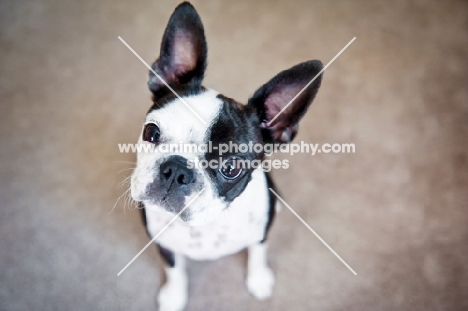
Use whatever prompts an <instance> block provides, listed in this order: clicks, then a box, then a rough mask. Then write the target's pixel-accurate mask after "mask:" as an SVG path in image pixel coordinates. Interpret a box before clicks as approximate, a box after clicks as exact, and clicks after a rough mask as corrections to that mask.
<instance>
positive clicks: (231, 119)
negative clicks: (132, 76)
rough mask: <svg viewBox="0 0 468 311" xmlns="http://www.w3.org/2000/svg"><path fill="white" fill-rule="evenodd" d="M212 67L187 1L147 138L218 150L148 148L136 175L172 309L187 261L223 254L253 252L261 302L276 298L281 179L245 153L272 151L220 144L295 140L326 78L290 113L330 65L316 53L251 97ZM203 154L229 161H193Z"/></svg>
mask: <svg viewBox="0 0 468 311" xmlns="http://www.w3.org/2000/svg"><path fill="white" fill-rule="evenodd" d="M206 66H207V44H206V40H205V34H204V29H203V25H202V22H201V20H200V17H199V15H198V14H197V12H196V10H195V9H194V7H193V6H192V5H191V4H190V3H187V2H184V3H182V4H180V5H179V6H178V7H177V8H176V9H175V11H174V13H173V14H172V16H171V17H170V20H169V23H168V25H167V28H166V30H165V33H164V37H163V39H162V43H161V50H160V55H159V58H158V59H157V60H156V61H155V62H154V63H153V64H152V69H153V71H154V72H153V71H150V74H149V81H148V87H149V89H150V91H151V92H152V101H153V104H152V106H151V108H150V110H149V111H148V113H147V114H146V118H145V120H144V124H143V128H142V131H141V134H140V137H139V140H138V143H139V144H143V145H151V146H154V147H157V146H159V145H161V144H178V145H180V144H196V145H208V144H209V145H210V146H211V148H209V150H207V149H203V150H202V151H200V150H191V151H187V150H171V151H170V152H162V151H160V150H158V149H157V148H155V149H154V150H153V152H143V151H141V152H138V153H137V165H136V168H135V170H134V172H133V173H132V176H131V195H132V198H133V199H134V200H135V201H137V202H139V205H140V207H141V209H142V212H143V216H144V222H145V225H146V229H147V232H148V234H149V236H150V237H151V238H154V237H156V235H158V234H159V236H158V237H157V238H156V239H155V240H154V241H155V243H156V245H157V247H158V249H159V252H160V254H161V256H162V258H163V261H164V263H165V268H164V269H165V272H166V283H165V284H164V285H163V286H162V287H161V289H160V292H159V295H158V303H159V306H160V310H164V311H167V310H182V309H184V307H185V306H186V304H187V301H188V280H187V273H186V271H185V259H186V258H190V259H193V260H213V259H217V258H220V257H222V256H226V255H230V254H234V253H236V252H239V251H241V250H243V249H247V250H248V260H247V277H246V285H247V288H248V291H249V292H250V293H251V294H252V295H253V296H255V297H256V298H258V299H266V298H268V297H270V296H271V294H272V291H273V286H274V283H275V278H274V275H273V273H272V270H271V269H270V268H269V267H268V265H267V258H266V249H267V245H266V238H267V233H268V229H269V228H270V226H271V224H272V220H273V218H274V216H275V205H276V197H275V196H274V195H273V194H272V193H271V192H270V191H269V188H272V189H273V188H274V186H273V183H272V181H271V179H270V177H269V176H268V174H267V173H266V172H265V171H264V169H263V168H262V166H257V167H248V166H247V167H246V166H241V165H237V164H236V161H237V160H240V159H242V160H247V161H254V160H260V161H262V160H263V159H264V157H265V153H264V151H258V149H256V150H257V151H254V150H251V148H249V150H247V151H245V150H243V152H240V151H239V150H229V151H227V152H224V153H223V154H222V155H220V153H219V152H218V151H219V150H218V147H219V146H220V145H221V144H225V143H231V144H237V145H240V144H249V143H250V144H261V145H265V144H287V143H289V142H291V140H292V139H293V138H294V137H295V135H296V134H297V131H298V123H299V120H300V119H301V118H302V117H303V116H304V114H305V113H306V111H307V109H308V107H309V106H310V104H311V103H312V100H313V99H314V97H315V95H316V94H317V91H318V89H319V87H320V83H321V75H320V76H319V77H318V78H316V79H315V80H314V82H313V83H312V84H311V85H309V86H308V87H307V88H306V89H305V90H303V92H302V93H301V94H300V95H299V96H297V98H295V99H294V101H292V103H291V104H290V105H289V106H287V109H285V110H284V111H283V112H281V110H282V109H283V108H284V107H286V105H287V104H288V103H289V102H290V101H291V100H292V99H293V98H294V97H295V96H296V95H297V94H298V93H300V92H301V90H302V89H303V88H304V87H305V86H306V85H307V84H308V83H309V82H310V81H311V80H312V78H314V77H315V76H316V75H317V74H318V73H319V72H320V71H321V70H322V68H323V67H322V63H321V62H320V61H317V60H313V61H307V62H304V63H301V64H298V65H296V66H294V67H292V68H290V69H288V70H285V71H282V72H280V73H279V74H277V75H276V76H275V77H274V78H272V79H271V80H270V81H269V82H267V83H266V84H264V85H263V86H261V87H260V88H259V89H258V90H257V91H256V92H255V93H254V94H253V96H252V97H251V98H250V99H249V100H248V101H247V103H246V104H242V103H240V102H238V101H236V100H234V99H232V98H229V97H227V96H224V95H221V94H219V93H217V92H215V91H214V90H211V89H209V88H206V87H204V86H202V81H203V76H204V74H205V69H206ZM155 73H156V74H157V75H155ZM158 76H159V77H158ZM163 81H164V82H163ZM279 112H281V113H280V114H279V116H277V114H278V113H279ZM276 116H277V117H276ZM275 117H276V118H275ZM272 121H273V122H272ZM201 160H207V161H211V160H220V161H221V163H219V166H218V167H213V166H211V165H210V166H209V167H201V166H195V165H193V164H194V163H196V161H201ZM177 215H178V217H177V218H175V216H177ZM174 218H175V220H174ZM171 220H174V221H173V222H172V223H171V224H170V225H169V226H166V225H167V224H168V223H170V222H171ZM163 229H165V230H164V231H163V232H162V233H161V234H160V231H161V230H163Z"/></svg>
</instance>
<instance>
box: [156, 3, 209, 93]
mask: <svg viewBox="0 0 468 311" xmlns="http://www.w3.org/2000/svg"><path fill="white" fill-rule="evenodd" d="M207 50H208V49H207V46H206V40H205V32H204V29H203V24H202V22H201V20H200V16H198V13H197V11H196V10H195V8H194V7H193V6H192V5H191V4H190V3H188V2H184V3H182V4H180V5H179V6H177V8H176V9H175V10H174V13H172V16H171V18H170V19H169V23H168V25H167V27H166V31H165V33H164V37H163V40H162V43H161V52H160V55H159V59H157V60H156V61H155V62H154V63H153V65H152V68H153V70H154V71H155V72H156V73H157V74H158V75H159V76H161V78H163V79H164V81H166V82H167V84H169V85H173V86H174V85H201V82H202V80H203V76H204V74H205V68H206V57H207ZM148 87H149V89H150V90H151V91H152V92H153V93H156V92H157V91H159V90H160V89H161V88H162V87H164V84H163V83H162V82H161V80H159V79H158V77H156V76H155V75H154V73H153V72H151V71H150V73H149V81H148Z"/></svg>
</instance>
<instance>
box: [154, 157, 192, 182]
mask: <svg viewBox="0 0 468 311" xmlns="http://www.w3.org/2000/svg"><path fill="white" fill-rule="evenodd" d="M160 178H161V183H162V184H163V185H165V186H166V187H167V188H166V189H169V187H171V185H173V184H174V186H177V187H180V186H183V185H188V184H191V183H193V182H194V181H195V174H194V171H193V170H192V169H190V168H188V167H187V159H185V158H183V157H181V156H171V157H170V158H169V159H167V160H166V161H165V162H164V163H163V164H161V167H160Z"/></svg>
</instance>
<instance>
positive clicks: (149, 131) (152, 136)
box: [143, 123, 161, 144]
mask: <svg viewBox="0 0 468 311" xmlns="http://www.w3.org/2000/svg"><path fill="white" fill-rule="evenodd" d="M160 135H161V133H160V132H159V127H157V125H156V124H153V123H149V124H146V125H145V129H144V131H143V140H144V141H148V142H150V143H153V144H157V143H158V142H159V136H160Z"/></svg>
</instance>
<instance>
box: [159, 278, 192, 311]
mask: <svg viewBox="0 0 468 311" xmlns="http://www.w3.org/2000/svg"><path fill="white" fill-rule="evenodd" d="M175 285H176V284H173V283H172V284H170V283H166V284H164V285H163V286H162V287H161V289H160V290H159V295H158V303H159V310H160V311H182V310H183V309H184V307H185V306H186V305H187V300H188V293H187V288H185V287H184V286H175Z"/></svg>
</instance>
